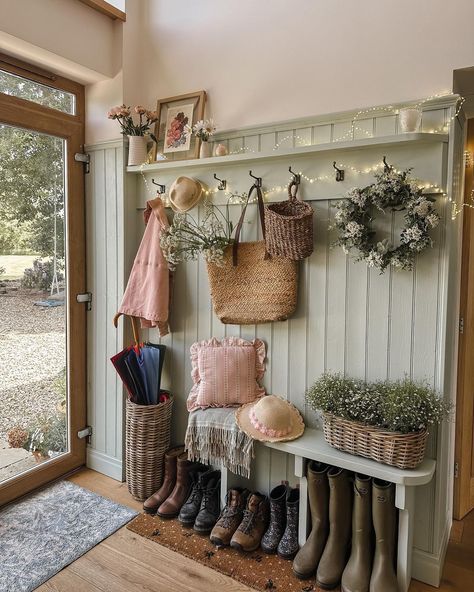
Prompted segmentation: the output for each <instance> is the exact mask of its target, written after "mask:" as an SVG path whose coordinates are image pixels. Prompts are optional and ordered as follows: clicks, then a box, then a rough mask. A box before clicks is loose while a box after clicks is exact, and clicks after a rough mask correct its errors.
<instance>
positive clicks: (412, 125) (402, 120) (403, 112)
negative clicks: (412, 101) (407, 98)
mask: <svg viewBox="0 0 474 592" xmlns="http://www.w3.org/2000/svg"><path fill="white" fill-rule="evenodd" d="M398 121H399V124H400V131H401V132H402V133H403V134H406V133H409V132H416V131H418V129H419V127H420V123H421V109H418V107H406V108H405V109H400V111H399V113H398Z"/></svg>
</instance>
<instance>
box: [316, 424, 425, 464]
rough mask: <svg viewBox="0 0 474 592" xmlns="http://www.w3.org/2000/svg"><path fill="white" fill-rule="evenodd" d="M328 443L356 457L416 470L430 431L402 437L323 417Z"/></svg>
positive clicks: (362, 425)
mask: <svg viewBox="0 0 474 592" xmlns="http://www.w3.org/2000/svg"><path fill="white" fill-rule="evenodd" d="M323 419H324V423H323V429H324V437H325V439H326V442H328V444H330V445H331V446H334V448H338V449H339V450H344V451H345V452H349V453H350V454H355V455H356V456H364V457H365V458H371V459H373V460H376V461H377V462H380V463H383V464H385V465H391V466H392V467H398V468H399V469H414V468H416V467H417V466H418V465H419V464H420V463H421V462H423V459H424V457H425V448H426V439H427V437H428V432H427V430H421V431H419V432H411V433H409V434H402V433H400V432H389V431H387V430H384V429H382V428H377V427H374V426H368V425H365V424H363V423H360V422H357V421H350V420H348V419H342V418H341V417H336V416H335V415H331V414H329V413H323Z"/></svg>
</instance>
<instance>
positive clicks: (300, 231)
mask: <svg viewBox="0 0 474 592" xmlns="http://www.w3.org/2000/svg"><path fill="white" fill-rule="evenodd" d="M297 192H298V184H297V183H296V182H294V181H292V182H291V183H290V184H289V185H288V199H287V200H286V201H282V202H279V203H273V204H269V205H267V206H265V230H266V243H267V250H268V252H269V253H270V255H277V256H279V257H286V258H288V259H293V260H294V261H299V260H300V259H306V257H309V256H310V255H311V253H312V252H313V248H314V246H313V214H314V212H313V208H312V207H311V206H310V205H309V204H308V203H305V202H304V201H301V200H300V199H298V198H297V196H296V194H297Z"/></svg>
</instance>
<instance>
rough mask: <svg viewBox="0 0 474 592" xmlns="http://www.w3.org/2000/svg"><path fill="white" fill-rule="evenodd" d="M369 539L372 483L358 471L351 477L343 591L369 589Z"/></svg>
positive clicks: (370, 556) (371, 551)
mask: <svg viewBox="0 0 474 592" xmlns="http://www.w3.org/2000/svg"><path fill="white" fill-rule="evenodd" d="M372 538H373V532H372V482H371V479H370V477H367V476H365V475H359V474H357V475H356V476H355V480H354V507H353V511H352V551H351V556H350V558H349V561H348V563H347V565H346V568H345V569H344V573H343V574H342V580H341V591H342V592H369V585H370V574H371V571H372V560H373V544H372Z"/></svg>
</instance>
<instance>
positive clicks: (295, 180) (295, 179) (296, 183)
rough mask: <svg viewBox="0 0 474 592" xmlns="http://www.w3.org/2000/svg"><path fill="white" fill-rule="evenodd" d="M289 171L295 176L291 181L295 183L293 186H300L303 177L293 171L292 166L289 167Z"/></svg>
mask: <svg viewBox="0 0 474 592" xmlns="http://www.w3.org/2000/svg"><path fill="white" fill-rule="evenodd" d="M288 170H289V171H290V173H291V174H292V175H293V180H292V181H291V182H292V183H293V185H299V184H300V183H301V175H299V174H298V173H295V172H294V171H292V170H291V165H290V166H289V167H288Z"/></svg>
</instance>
